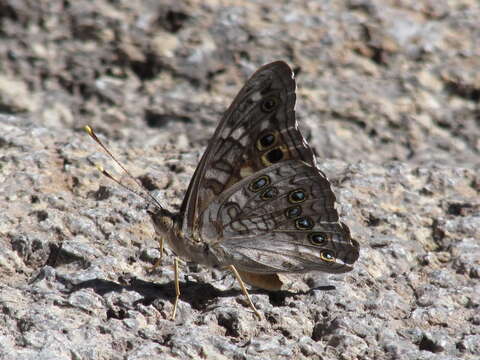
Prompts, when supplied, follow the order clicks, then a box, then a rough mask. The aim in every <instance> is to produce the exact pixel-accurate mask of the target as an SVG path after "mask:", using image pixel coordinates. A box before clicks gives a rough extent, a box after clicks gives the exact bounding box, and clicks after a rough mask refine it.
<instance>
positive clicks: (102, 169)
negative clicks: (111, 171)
mask: <svg viewBox="0 0 480 360" xmlns="http://www.w3.org/2000/svg"><path fill="white" fill-rule="evenodd" d="M95 167H96V168H97V170H98V171H100V172H101V173H103V172H105V169H104V168H103V166H102V165H99V164H95Z"/></svg>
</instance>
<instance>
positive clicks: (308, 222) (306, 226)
mask: <svg viewBox="0 0 480 360" xmlns="http://www.w3.org/2000/svg"><path fill="white" fill-rule="evenodd" d="M295 227H296V228H297V229H298V230H310V229H311V228H313V221H312V219H310V218H309V217H306V216H305V217H301V218H298V219H297V220H295Z"/></svg>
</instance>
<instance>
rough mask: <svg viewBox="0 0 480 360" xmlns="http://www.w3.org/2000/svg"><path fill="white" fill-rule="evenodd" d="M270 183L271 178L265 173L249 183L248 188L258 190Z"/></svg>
mask: <svg viewBox="0 0 480 360" xmlns="http://www.w3.org/2000/svg"><path fill="white" fill-rule="evenodd" d="M268 184H270V178H269V177H268V176H267V175H263V176H260V177H259V178H257V179H256V180H254V181H252V182H251V183H250V185H248V188H249V189H250V191H253V192H257V191H259V190H261V189H263V188H264V187H265V186H267V185H268Z"/></svg>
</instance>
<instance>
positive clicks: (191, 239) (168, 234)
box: [149, 209, 230, 268]
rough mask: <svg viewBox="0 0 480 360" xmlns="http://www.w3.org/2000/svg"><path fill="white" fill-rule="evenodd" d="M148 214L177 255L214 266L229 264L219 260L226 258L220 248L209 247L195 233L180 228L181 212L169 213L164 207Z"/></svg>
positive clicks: (157, 231) (156, 228) (160, 234)
mask: <svg viewBox="0 0 480 360" xmlns="http://www.w3.org/2000/svg"><path fill="white" fill-rule="evenodd" d="M149 214H150V216H151V218H152V221H153V224H154V227H155V231H156V233H157V234H158V235H159V236H161V237H163V239H164V240H166V241H167V243H168V245H169V248H170V249H172V250H173V252H174V253H175V254H176V255H177V256H179V257H181V258H183V259H185V260H188V261H193V262H195V263H197V264H202V265H206V266H209V267H214V268H217V267H225V266H228V265H230V264H229V263H226V262H225V261H221V260H220V259H225V258H226V257H225V255H224V254H223V252H222V249H221V248H219V247H211V246H209V245H208V244H207V243H206V242H205V241H202V240H201V239H200V238H199V236H198V235H195V233H192V234H185V233H184V232H183V231H182V230H181V225H182V219H183V217H184V216H183V215H182V214H181V213H171V212H169V211H168V210H165V209H156V210H155V211H149ZM220 252H222V254H221V253H220ZM222 255H223V256H222Z"/></svg>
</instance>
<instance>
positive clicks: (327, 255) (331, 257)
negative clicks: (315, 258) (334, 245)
mask: <svg viewBox="0 0 480 360" xmlns="http://www.w3.org/2000/svg"><path fill="white" fill-rule="evenodd" d="M320 259H322V260H323V261H326V262H334V261H335V253H334V252H333V251H331V250H322V251H321V252H320Z"/></svg>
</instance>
